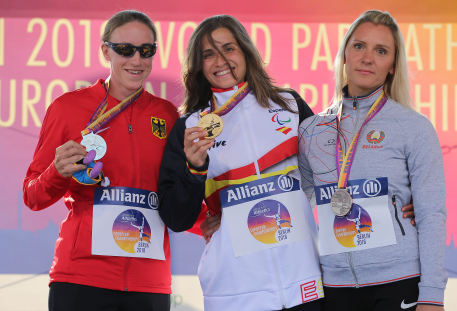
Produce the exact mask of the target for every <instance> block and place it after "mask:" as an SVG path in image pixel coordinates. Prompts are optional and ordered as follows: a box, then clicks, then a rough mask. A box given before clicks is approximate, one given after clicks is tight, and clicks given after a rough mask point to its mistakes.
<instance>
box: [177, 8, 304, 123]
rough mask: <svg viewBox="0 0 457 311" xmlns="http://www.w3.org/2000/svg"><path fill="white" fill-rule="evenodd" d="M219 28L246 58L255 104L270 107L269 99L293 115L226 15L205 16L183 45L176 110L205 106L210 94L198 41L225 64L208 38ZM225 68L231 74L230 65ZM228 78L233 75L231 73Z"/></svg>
mask: <svg viewBox="0 0 457 311" xmlns="http://www.w3.org/2000/svg"><path fill="white" fill-rule="evenodd" d="M219 28H226V29H228V30H229V31H230V32H231V33H232V35H233V37H234V38H235V40H236V42H237V43H238V46H239V47H240V48H241V50H242V51H243V53H244V57H245V59H246V81H247V82H248V84H249V87H250V88H251V90H252V92H253V93H254V95H255V97H256V99H257V101H258V103H259V104H260V105H261V106H262V107H265V108H270V107H271V105H270V102H269V99H271V100H272V101H273V102H274V103H276V104H278V105H279V106H281V108H284V109H286V110H288V111H291V112H295V111H293V110H291V108H290V107H289V103H288V100H287V99H286V98H284V97H282V96H281V95H280V94H279V92H286V91H287V89H285V88H281V87H278V86H275V85H274V84H273V82H274V81H273V79H272V78H271V77H270V76H269V75H268V73H267V72H266V70H265V63H264V62H263V60H262V57H261V56H260V54H259V51H258V50H257V48H256V47H255V45H254V43H253V42H252V40H251V38H250V37H249V34H248V32H247V31H246V29H245V28H244V27H243V25H241V23H240V22H239V21H238V20H237V19H236V18H234V17H232V16H230V15H215V16H212V17H209V18H207V19H205V20H204V21H203V22H201V24H200V25H198V26H197V28H196V29H195V30H194V32H193V33H192V36H191V37H190V39H189V44H188V45H187V55H186V57H185V59H184V63H183V72H182V80H183V84H184V87H185V98H184V103H183V104H182V105H181V107H180V108H179V110H180V111H181V112H182V113H184V114H185V113H189V112H191V111H194V110H196V109H202V108H205V107H207V106H208V102H209V100H210V99H211V95H212V91H211V85H210V83H209V82H208V80H206V78H205V75H204V74H203V49H202V39H203V38H204V37H205V36H206V38H207V39H208V42H209V43H210V44H211V45H212V46H213V48H214V49H215V50H216V51H217V52H218V53H219V54H220V55H221V56H222V58H223V59H224V60H225V61H226V62H227V63H228V61H227V59H226V58H225V56H224V55H223V54H222V53H221V52H220V51H219V50H218V49H217V47H216V45H215V44H214V41H213V38H212V37H211V34H212V32H213V31H214V30H216V29H219ZM229 68H230V70H231V71H232V69H231V66H229ZM232 75H234V73H233V71H232ZM234 76H235V75H234ZM235 78H236V77H235Z"/></svg>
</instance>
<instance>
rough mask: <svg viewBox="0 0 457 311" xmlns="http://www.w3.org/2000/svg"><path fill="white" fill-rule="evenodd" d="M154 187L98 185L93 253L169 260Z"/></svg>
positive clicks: (94, 217)
mask: <svg viewBox="0 0 457 311" xmlns="http://www.w3.org/2000/svg"><path fill="white" fill-rule="evenodd" d="M158 206H159V201H158V197H157V194H156V193H155V192H152V191H148V190H143V189H136V188H128V187H109V188H96V189H95V193H94V209H93V221H92V254H93V255H105V256H123V257H140V258H150V259H159V260H165V254H164V251H163V240H164V233H165V225H164V223H163V222H162V219H161V218H160V216H159V211H158V210H157V208H158Z"/></svg>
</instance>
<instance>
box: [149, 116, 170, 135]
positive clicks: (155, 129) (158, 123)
mask: <svg viewBox="0 0 457 311" xmlns="http://www.w3.org/2000/svg"><path fill="white" fill-rule="evenodd" d="M151 124H152V134H154V135H155V136H157V137H159V138H160V139H163V138H166V137H167V128H166V124H165V120H163V119H160V118H156V117H151Z"/></svg>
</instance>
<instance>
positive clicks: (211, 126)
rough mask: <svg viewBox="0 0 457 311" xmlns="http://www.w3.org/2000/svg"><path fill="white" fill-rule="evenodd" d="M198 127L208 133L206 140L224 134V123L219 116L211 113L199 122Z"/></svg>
mask: <svg viewBox="0 0 457 311" xmlns="http://www.w3.org/2000/svg"><path fill="white" fill-rule="evenodd" d="M197 126H198V127H201V128H203V129H204V130H205V131H206V132H207V133H208V135H207V136H206V137H205V138H206V139H212V138H216V137H217V136H219V134H220V133H222V129H223V128H224V123H223V122H222V118H221V117H219V116H218V115H217V114H214V113H209V114H205V115H204V116H203V117H201V119H200V120H199V121H198V124H197Z"/></svg>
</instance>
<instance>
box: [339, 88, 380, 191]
mask: <svg viewBox="0 0 457 311" xmlns="http://www.w3.org/2000/svg"><path fill="white" fill-rule="evenodd" d="M387 99H388V98H387V95H386V94H385V93H384V90H382V92H381V94H380V95H379V97H378V99H376V101H375V103H374V104H373V105H372V106H371V109H370V111H368V113H367V116H366V117H365V121H364V122H363V124H362V126H361V127H360V129H359V131H358V132H357V134H355V136H354V138H353V139H352V142H351V144H350V145H349V148H348V150H347V153H346V154H344V153H343V148H342V147H341V143H340V135H339V125H340V119H341V111H342V109H343V104H341V106H340V110H339V112H338V114H337V116H336V131H337V134H336V154H337V156H336V157H335V158H336V168H337V172H338V188H339V189H345V188H346V186H347V182H348V178H349V173H350V171H351V166H352V162H353V160H354V156H355V149H356V148H357V143H358V142H359V138H360V133H361V131H362V128H363V127H364V126H365V125H366V124H367V123H368V122H369V121H370V120H371V119H373V118H374V116H375V115H377V114H378V112H379V111H380V110H381V108H382V107H384V105H385V103H386V102H387ZM341 168H343V169H342V170H341ZM340 170H341V171H340Z"/></svg>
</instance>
